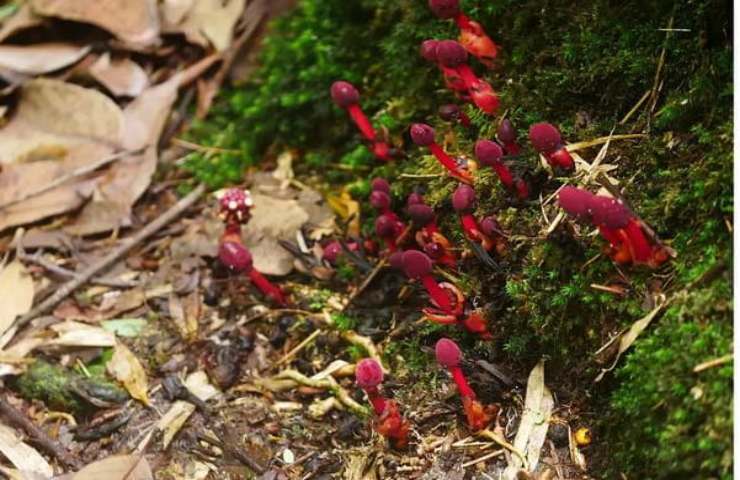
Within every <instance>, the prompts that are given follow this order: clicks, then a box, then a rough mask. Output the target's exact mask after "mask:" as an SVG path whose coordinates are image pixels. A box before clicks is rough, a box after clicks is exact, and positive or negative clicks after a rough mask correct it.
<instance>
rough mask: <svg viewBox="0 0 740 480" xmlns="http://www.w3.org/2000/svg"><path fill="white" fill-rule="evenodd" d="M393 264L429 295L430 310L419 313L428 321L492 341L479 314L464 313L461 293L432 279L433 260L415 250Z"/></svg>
mask: <svg viewBox="0 0 740 480" xmlns="http://www.w3.org/2000/svg"><path fill="white" fill-rule="evenodd" d="M395 261H396V262H398V264H399V266H400V267H401V269H402V270H403V272H404V273H405V274H406V276H407V277H409V278H410V279H412V280H420V281H421V283H422V285H423V286H424V288H425V289H426V291H427V293H428V294H429V298H430V300H431V301H432V305H433V307H431V308H425V309H423V310H422V313H423V314H424V316H425V317H426V318H427V319H429V320H430V321H432V322H435V323H439V324H442V325H454V324H459V325H461V326H463V327H464V328H466V329H467V330H468V331H470V332H472V333H476V334H478V335H479V336H480V337H481V338H482V339H484V340H485V339H490V338H491V337H492V335H491V333H490V332H489V330H488V326H487V325H486V321H485V319H484V318H483V316H482V315H481V314H480V312H479V311H477V310H472V311H470V310H468V309H466V305H465V295H463V293H462V291H460V289H459V288H457V287H456V286H455V285H453V284H451V283H448V282H443V283H438V282H437V280H436V279H435V278H434V276H433V275H432V260H431V259H430V258H429V256H428V255H426V254H425V253H423V252H420V251H418V250H406V251H405V252H403V254H402V255H401V256H400V257H399V258H397V259H396V260H395Z"/></svg>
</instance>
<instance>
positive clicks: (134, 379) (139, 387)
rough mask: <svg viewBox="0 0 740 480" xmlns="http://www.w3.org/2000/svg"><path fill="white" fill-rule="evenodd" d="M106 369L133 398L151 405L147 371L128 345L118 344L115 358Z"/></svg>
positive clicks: (114, 352) (115, 349) (114, 353)
mask: <svg viewBox="0 0 740 480" xmlns="http://www.w3.org/2000/svg"><path fill="white" fill-rule="evenodd" d="M106 368H107V370H108V373H110V374H111V375H112V376H113V377H114V378H115V379H116V380H118V381H119V382H121V383H122V384H123V386H124V387H125V388H126V390H128V393H129V394H130V395H131V396H132V397H133V398H135V399H136V400H139V401H141V402H142V403H143V404H145V405H149V397H148V395H147V389H148V381H147V376H146V371H145V370H144V367H143V366H142V365H141V362H140V361H139V359H138V358H136V355H134V354H133V352H132V351H131V350H129V349H128V347H126V345H124V344H122V343H116V345H115V348H114V350H113V357H112V358H111V359H110V361H109V362H108V363H107V364H106Z"/></svg>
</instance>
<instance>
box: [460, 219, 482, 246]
mask: <svg viewBox="0 0 740 480" xmlns="http://www.w3.org/2000/svg"><path fill="white" fill-rule="evenodd" d="M460 223H461V224H462V227H463V231H464V232H465V235H466V236H467V237H468V238H469V239H471V240H478V239H479V237H480V226H479V225H478V221H477V220H476V219H475V217H474V216H473V215H471V214H469V213H466V214H463V215H460Z"/></svg>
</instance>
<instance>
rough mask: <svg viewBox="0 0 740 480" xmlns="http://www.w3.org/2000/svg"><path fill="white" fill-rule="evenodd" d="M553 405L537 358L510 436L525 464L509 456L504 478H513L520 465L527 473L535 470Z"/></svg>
mask: <svg viewBox="0 0 740 480" xmlns="http://www.w3.org/2000/svg"><path fill="white" fill-rule="evenodd" d="M553 406H554V402H553V398H552V394H551V393H550V390H549V389H548V388H547V387H546V386H545V362H544V360H540V361H539V362H538V363H537V365H535V367H534V368H533V369H532V372H531V373H530V374H529V379H528V380H527V394H526V397H525V400H524V411H523V412H522V417H521V420H520V422H519V429H518V430H517V432H516V437H514V447H515V448H516V449H518V450H519V451H520V452H524V453H525V455H526V457H527V464H528V465H526V466H525V465H523V464H522V460H521V459H520V458H519V457H518V456H517V455H512V456H511V461H510V463H509V466H508V467H507V468H506V470H505V471H504V478H506V479H509V480H514V479H516V478H517V474H518V473H519V471H520V470H521V469H522V468H524V469H526V470H527V471H529V472H534V471H535V470H536V469H537V463H538V462H539V458H540V450H541V449H542V445H543V444H544V443H545V437H546V436H547V429H548V427H549V424H550V423H549V422H550V414H551V413H552V409H553Z"/></svg>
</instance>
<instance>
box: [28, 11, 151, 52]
mask: <svg viewBox="0 0 740 480" xmlns="http://www.w3.org/2000/svg"><path fill="white" fill-rule="evenodd" d="M30 3H31V6H32V7H33V11H34V12H35V13H36V14H38V15H43V16H48V17H59V18H63V19H65V20H74V21H76V22H83V23H90V24H92V25H95V26H98V27H100V28H103V29H105V30H108V31H109V32H111V33H112V34H114V35H115V36H117V37H118V38H120V39H121V40H124V41H126V42H129V43H131V44H132V45H137V46H149V45H154V44H155V43H156V42H157V41H158V40H159V12H158V11H157V2H156V1H155V0H31V2H30Z"/></svg>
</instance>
